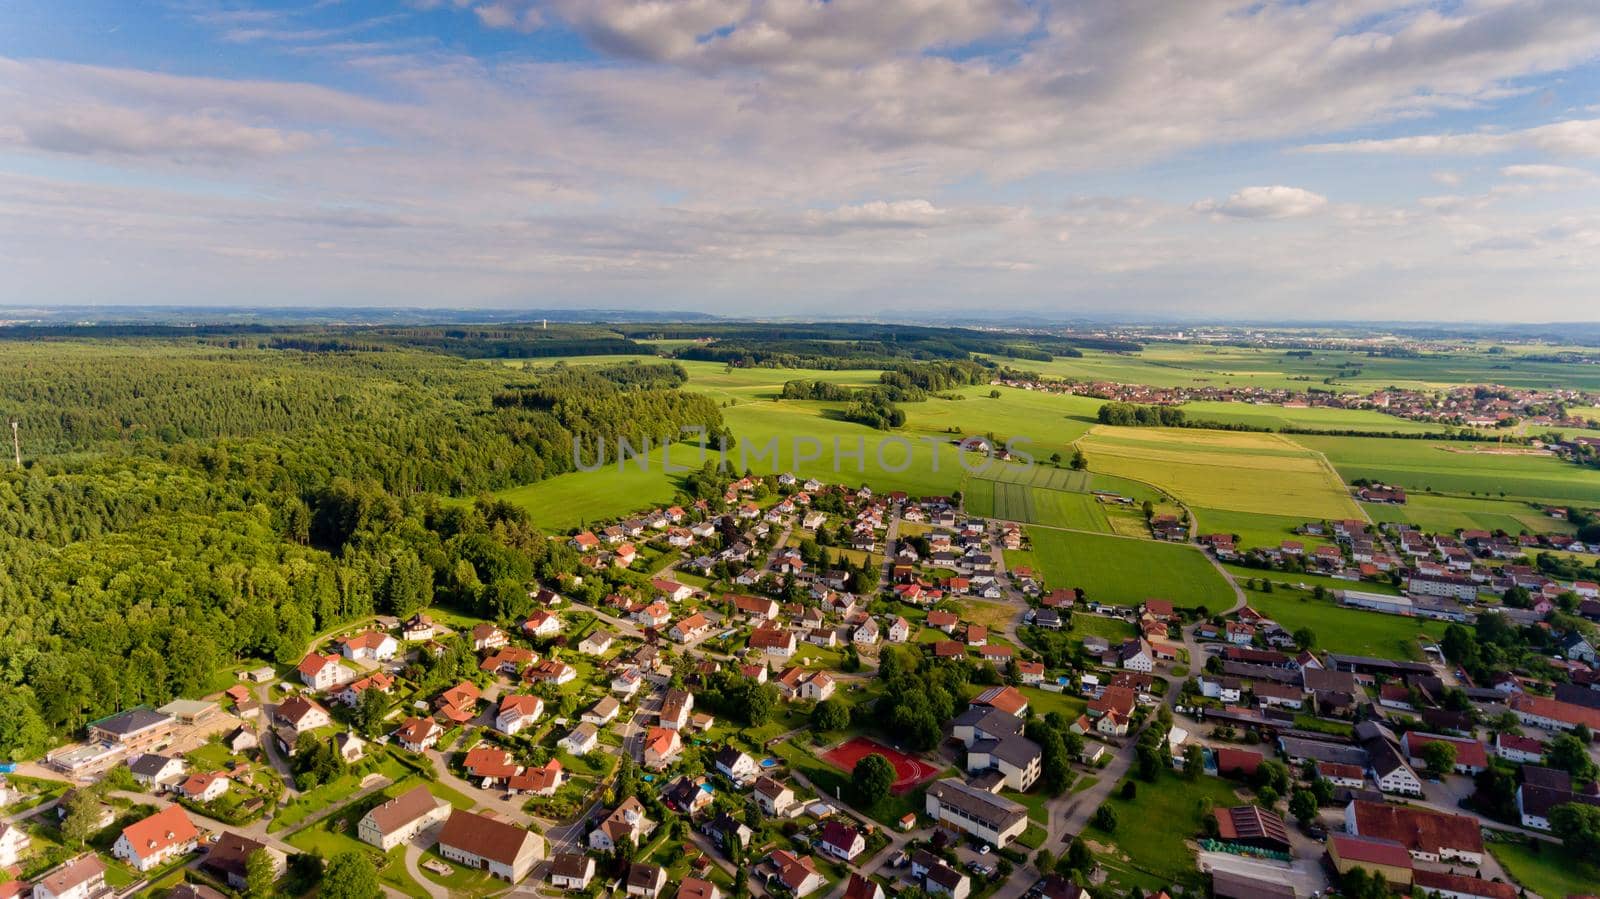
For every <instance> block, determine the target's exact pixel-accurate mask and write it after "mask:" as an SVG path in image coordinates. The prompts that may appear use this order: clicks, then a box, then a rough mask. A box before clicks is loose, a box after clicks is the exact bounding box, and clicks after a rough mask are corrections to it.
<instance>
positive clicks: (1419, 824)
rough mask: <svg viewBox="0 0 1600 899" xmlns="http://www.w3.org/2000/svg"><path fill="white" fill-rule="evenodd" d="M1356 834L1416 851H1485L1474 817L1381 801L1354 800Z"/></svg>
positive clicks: (1433, 852)
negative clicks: (1380, 839)
mask: <svg viewBox="0 0 1600 899" xmlns="http://www.w3.org/2000/svg"><path fill="white" fill-rule="evenodd" d="M1355 821H1356V832H1357V833H1359V834H1361V835H1362V836H1364V837H1379V838H1382V839H1386V840H1394V841H1396V842H1399V843H1402V844H1404V845H1405V847H1406V848H1407V849H1410V850H1412V851H1414V852H1426V853H1430V854H1437V853H1438V852H1439V850H1440V849H1443V848H1448V849H1456V850H1460V851H1463V852H1482V851H1483V832H1482V831H1481V830H1480V829H1479V827H1478V821H1477V819H1475V818H1468V817H1465V816H1463V815H1450V814H1445V813H1443V812H1432V811H1427V810H1425V809H1416V808H1403V807H1401V806H1397V805H1388V804H1387V803H1381V802H1364V801H1362V800H1359V799H1358V800H1356V801H1355Z"/></svg>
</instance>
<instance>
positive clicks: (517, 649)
mask: <svg viewBox="0 0 1600 899" xmlns="http://www.w3.org/2000/svg"><path fill="white" fill-rule="evenodd" d="M538 660H539V654H538V653H536V652H534V651H533V650H531V649H526V648H524V647H521V646H502V647H500V648H499V649H496V650H494V651H493V652H490V653H489V654H488V655H487V656H484V659H483V661H481V662H479V663H478V670H479V671H484V672H487V673H489V674H504V675H507V676H508V677H516V676H517V674H518V672H520V671H522V669H523V668H525V667H527V666H529V665H532V664H533V663H534V662H537V661H538Z"/></svg>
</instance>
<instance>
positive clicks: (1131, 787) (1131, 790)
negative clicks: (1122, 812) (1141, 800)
mask: <svg viewBox="0 0 1600 899" xmlns="http://www.w3.org/2000/svg"><path fill="white" fill-rule="evenodd" d="M1137 795H1139V785H1138V784H1136V783H1134V782H1133V781H1131V780H1125V781H1123V782H1122V798H1123V799H1132V798H1133V797H1135V796H1137Z"/></svg>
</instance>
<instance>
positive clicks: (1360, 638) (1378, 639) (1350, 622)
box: [1245, 575, 1447, 661]
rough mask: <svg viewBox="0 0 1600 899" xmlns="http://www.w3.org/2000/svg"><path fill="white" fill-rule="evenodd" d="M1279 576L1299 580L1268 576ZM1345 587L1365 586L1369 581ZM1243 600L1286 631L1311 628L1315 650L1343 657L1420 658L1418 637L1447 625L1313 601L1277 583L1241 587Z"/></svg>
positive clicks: (1437, 634) (1437, 633)
mask: <svg viewBox="0 0 1600 899" xmlns="http://www.w3.org/2000/svg"><path fill="white" fill-rule="evenodd" d="M1280 578H1282V579H1287V580H1288V581H1290V582H1295V583H1298V582H1299V581H1300V580H1301V579H1300V578H1298V577H1296V576H1295V575H1275V576H1274V577H1273V580H1274V581H1279V580H1280ZM1346 586H1348V587H1349V588H1350V589H1359V590H1368V589H1369V588H1370V587H1371V586H1372V585H1369V584H1348V585H1346ZM1373 592H1379V591H1373ZM1384 592H1387V591H1384ZM1245 598H1246V600H1247V601H1248V602H1249V604H1250V607H1251V608H1252V609H1255V610H1256V611H1257V612H1260V613H1261V614H1263V615H1266V616H1267V617H1268V618H1271V619H1272V620H1274V621H1276V622H1278V624H1280V625H1282V626H1283V628H1284V629H1285V630H1287V631H1290V632H1291V633H1292V632H1294V631H1297V630H1299V629H1300V628H1302V627H1309V628H1311V630H1312V632H1314V633H1315V634H1316V636H1317V641H1316V648H1317V649H1323V650H1328V651H1330V652H1341V653H1346V654H1349V655H1363V656H1374V657H1376V658H1380V659H1404V660H1411V661H1420V660H1421V659H1422V649H1421V647H1419V646H1418V645H1417V637H1418V635H1423V636H1425V637H1426V638H1428V639H1429V640H1438V639H1440V638H1441V637H1443V636H1444V630H1445V627H1447V625H1446V624H1445V623H1444V622H1442V621H1428V620H1424V619H1420V618H1405V617H1403V616H1400V615H1385V614H1383V613H1381V612H1365V611H1362V610H1360V609H1347V608H1345V607H1343V606H1341V605H1339V604H1338V602H1337V601H1336V600H1334V599H1332V598H1329V599H1323V600H1318V599H1315V598H1313V597H1312V595H1311V593H1310V592H1308V591H1304V590H1294V589H1286V588H1283V587H1279V588H1277V589H1275V590H1273V592H1271V593H1262V592H1258V591H1255V590H1246V591H1245Z"/></svg>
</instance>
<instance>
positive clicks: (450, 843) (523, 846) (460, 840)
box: [439, 809, 543, 883]
mask: <svg viewBox="0 0 1600 899" xmlns="http://www.w3.org/2000/svg"><path fill="white" fill-rule="evenodd" d="M542 844H543V841H542V839H541V838H540V837H539V836H538V835H536V834H534V833H533V832H531V831H528V830H525V829H523V828H521V827H518V826H517V825H515V824H511V823H509V822H506V821H501V820H498V819H495V818H489V817H486V816H484V815H480V814H477V813H475V812H469V811H464V810H462V809H456V810H454V811H452V812H451V813H450V817H449V818H447V819H445V822H444V829H443V830H441V831H440V832H439V854H440V855H442V856H444V857H445V858H447V859H449V860H450V861H453V862H456V863H457V864H460V865H464V866H466V867H468V868H472V869H473V870H481V871H486V872H488V874H489V876H490V877H494V878H496V879H498V880H504V881H506V882H508V883H517V882H519V881H521V880H522V879H523V878H524V877H527V876H528V872H530V871H532V870H533V866H534V865H535V864H537V863H538V862H539V856H540V855H541V846H542Z"/></svg>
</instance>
